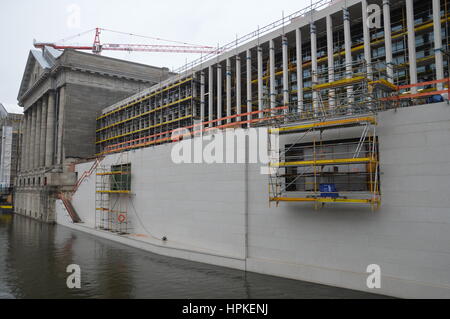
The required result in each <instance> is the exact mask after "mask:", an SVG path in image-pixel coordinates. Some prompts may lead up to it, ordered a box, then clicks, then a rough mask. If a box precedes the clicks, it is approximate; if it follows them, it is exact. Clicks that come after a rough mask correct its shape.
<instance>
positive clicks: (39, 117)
mask: <svg viewBox="0 0 450 319" xmlns="http://www.w3.org/2000/svg"><path fill="white" fill-rule="evenodd" d="M42 100H43V99H42V98H41V99H40V100H39V102H38V103H37V105H36V107H37V114H36V136H35V146H34V168H39V160H40V153H41V122H42V121H41V120H42Z"/></svg>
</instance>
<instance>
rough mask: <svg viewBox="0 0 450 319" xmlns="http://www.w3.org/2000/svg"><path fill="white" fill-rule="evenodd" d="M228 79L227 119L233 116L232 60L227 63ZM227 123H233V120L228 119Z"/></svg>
mask: <svg viewBox="0 0 450 319" xmlns="http://www.w3.org/2000/svg"><path fill="white" fill-rule="evenodd" d="M226 77H227V82H226V85H227V117H230V116H231V59H230V58H228V59H227V61H226ZM227 123H231V119H227Z"/></svg>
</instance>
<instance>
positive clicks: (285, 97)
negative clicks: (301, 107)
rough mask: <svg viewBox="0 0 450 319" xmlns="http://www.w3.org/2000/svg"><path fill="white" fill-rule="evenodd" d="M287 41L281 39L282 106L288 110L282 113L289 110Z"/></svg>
mask: <svg viewBox="0 0 450 319" xmlns="http://www.w3.org/2000/svg"><path fill="white" fill-rule="evenodd" d="M288 45H289V44H288V40H287V37H286V36H285V35H283V37H282V47H283V104H284V105H283V106H287V107H288V109H287V110H285V111H284V113H288V112H289V110H290V105H289V56H288V53H289V52H288V51H289V47H288Z"/></svg>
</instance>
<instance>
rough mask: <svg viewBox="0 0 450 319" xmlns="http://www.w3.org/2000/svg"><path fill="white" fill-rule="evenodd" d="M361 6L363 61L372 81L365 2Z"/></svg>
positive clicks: (367, 14)
mask: <svg viewBox="0 0 450 319" xmlns="http://www.w3.org/2000/svg"><path fill="white" fill-rule="evenodd" d="M361 4H362V18H363V20H362V21H363V37H364V60H366V63H367V74H368V77H369V79H373V75H372V52H371V47H370V29H369V25H368V20H369V18H368V16H369V13H368V12H367V0H363V1H362V2H361Z"/></svg>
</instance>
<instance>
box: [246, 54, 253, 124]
mask: <svg viewBox="0 0 450 319" xmlns="http://www.w3.org/2000/svg"><path fill="white" fill-rule="evenodd" d="M246 64H247V65H246V66H247V70H246V73H247V113H251V112H253V102H252V99H253V93H252V51H251V50H250V49H248V50H247V63H246ZM252 118H253V116H252V115H251V114H250V115H249V116H248V117H247V120H248V121H251V120H252ZM247 126H248V127H250V123H248V125H247Z"/></svg>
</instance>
